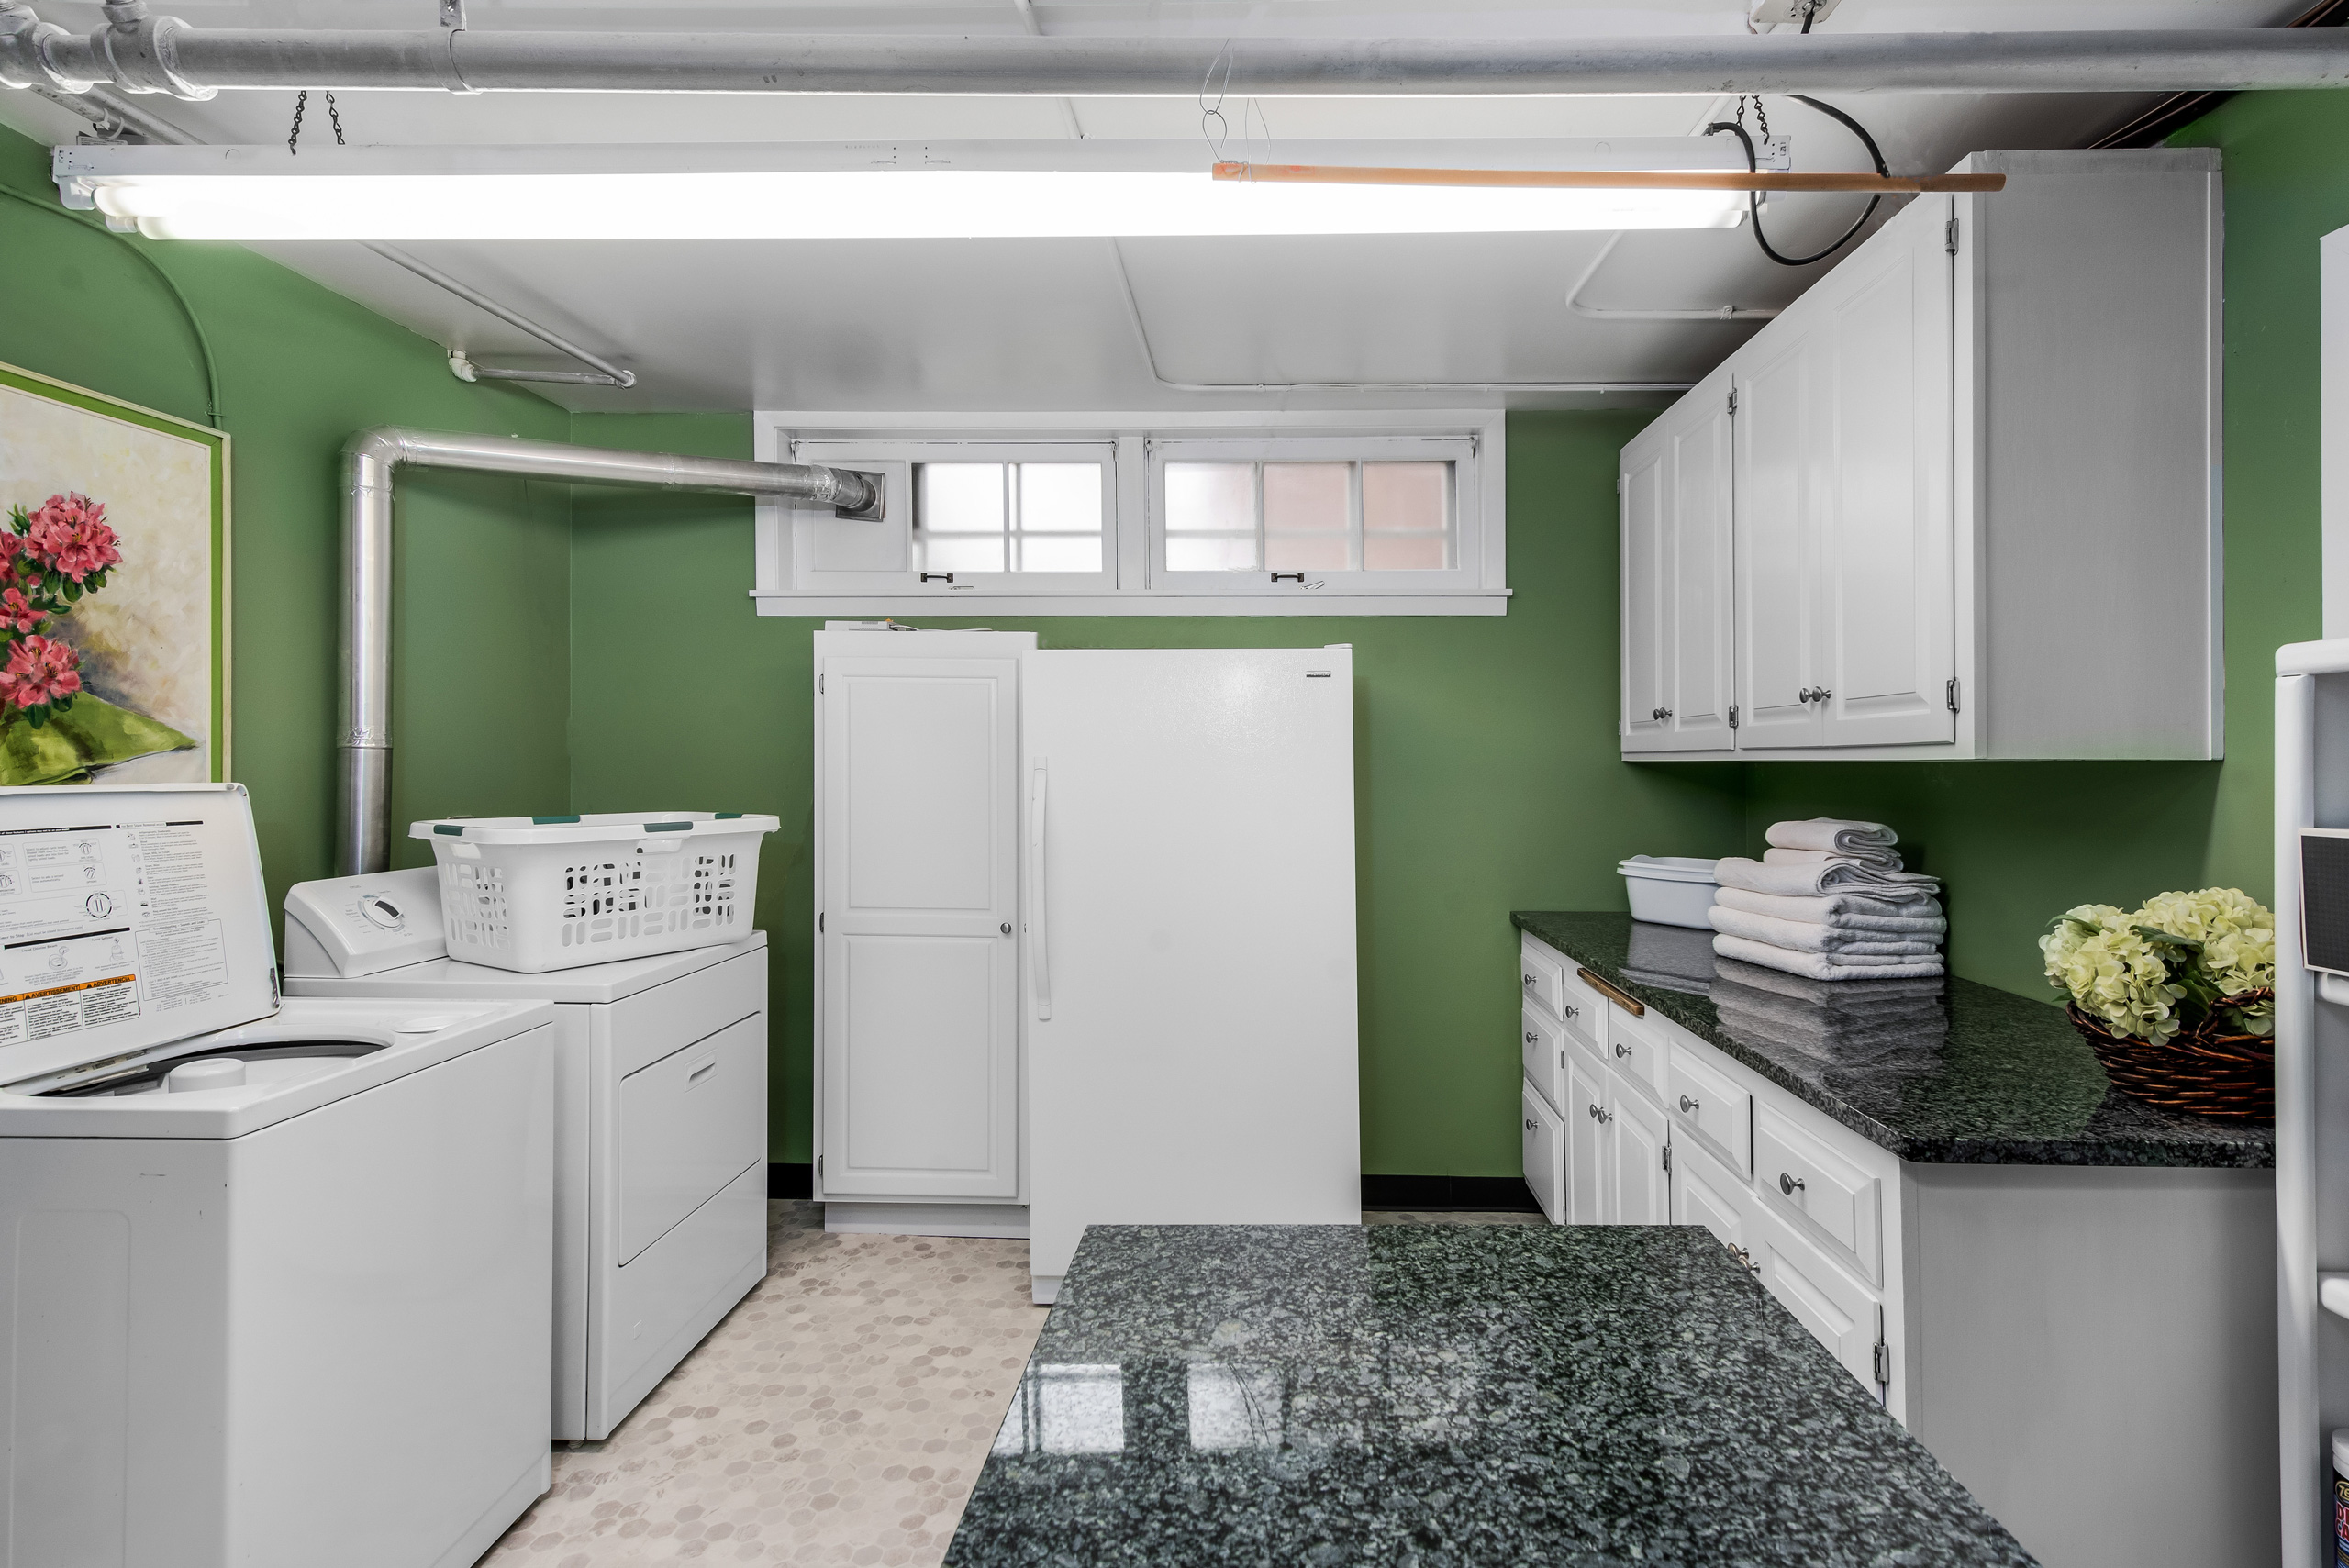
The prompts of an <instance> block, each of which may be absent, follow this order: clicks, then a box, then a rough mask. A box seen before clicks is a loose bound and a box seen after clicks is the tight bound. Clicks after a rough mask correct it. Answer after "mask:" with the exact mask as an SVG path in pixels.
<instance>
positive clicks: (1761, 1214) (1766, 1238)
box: [1748, 1209, 1889, 1400]
mask: <svg viewBox="0 0 2349 1568" xmlns="http://www.w3.org/2000/svg"><path fill="white" fill-rule="evenodd" d="M1748 1222H1749V1228H1750V1231H1749V1233H1750V1234H1751V1236H1752V1238H1753V1240H1752V1241H1751V1243H1750V1244H1749V1245H1750V1249H1751V1251H1752V1252H1753V1262H1755V1263H1757V1264H1759V1265H1760V1267H1761V1279H1762V1284H1763V1286H1764V1288H1765V1289H1767V1290H1768V1291H1769V1293H1770V1294H1771V1295H1772V1296H1776V1297H1777V1298H1778V1302H1779V1305H1781V1306H1783V1307H1785V1308H1786V1309H1787V1311H1788V1312H1791V1313H1793V1314H1794V1316H1795V1319H1796V1321H1798V1322H1799V1323H1800V1324H1801V1325H1802V1326H1803V1327H1804V1328H1806V1329H1809V1330H1810V1334H1811V1338H1813V1339H1815V1340H1818V1341H1819V1342H1820V1344H1821V1345H1823V1346H1825V1347H1826V1348H1827V1351H1828V1353H1829V1354H1830V1355H1832V1356H1833V1357H1834V1358H1835V1359H1836V1360H1837V1361H1839V1362H1842V1363H1843V1369H1844V1370H1845V1371H1846V1372H1849V1373H1851V1374H1852V1375H1853V1376H1854V1377H1855V1378H1857V1379H1859V1381H1860V1385H1861V1386H1862V1387H1864V1388H1865V1389H1866V1390H1867V1391H1868V1392H1869V1393H1871V1394H1873V1395H1875V1396H1876V1397H1877V1398H1878V1399H1879V1400H1881V1399H1882V1398H1883V1397H1884V1396H1885V1394H1884V1388H1883V1386H1882V1385H1879V1384H1878V1383H1877V1382H1876V1340H1877V1339H1878V1337H1879V1335H1880V1333H1881V1330H1882V1329H1883V1326H1884V1319H1883V1312H1882V1308H1881V1307H1878V1306H1877V1304H1876V1297H1875V1296H1874V1295H1873V1294H1871V1293H1870V1292H1869V1290H1868V1289H1867V1287H1866V1286H1865V1285H1863V1284H1860V1283H1859V1282H1858V1281H1857V1280H1854V1279H1853V1278H1852V1277H1851V1276H1850V1275H1848V1274H1846V1273H1844V1272H1843V1271H1842V1269H1840V1268H1838V1267H1836V1266H1835V1264H1834V1263H1833V1262H1831V1261H1829V1259H1828V1257H1827V1255H1826V1254H1825V1253H1824V1252H1822V1251H1820V1250H1819V1249H1818V1248H1817V1247H1815V1246H1813V1245H1811V1244H1810V1242H1809V1241H1808V1240H1805V1239H1804V1238H1803V1237H1802V1236H1800V1235H1798V1234H1797V1233H1796V1232H1795V1229H1794V1228H1793V1227H1792V1226H1790V1225H1788V1224H1787V1222H1786V1221H1785V1220H1783V1219H1780V1218H1777V1217H1776V1215H1774V1214H1771V1213H1769V1212H1767V1211H1765V1210H1762V1209H1757V1210H1755V1211H1754V1212H1753V1214H1752V1215H1751V1216H1750V1217H1749V1221H1748ZM1887 1359H1889V1358H1887Z"/></svg>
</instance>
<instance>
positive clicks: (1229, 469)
mask: <svg viewBox="0 0 2349 1568" xmlns="http://www.w3.org/2000/svg"><path fill="white" fill-rule="evenodd" d="M1166 531H1167V532H1168V533H1176V534H1186V533H1213V532H1219V531H1225V532H1234V533H1244V534H1246V535H1248V536H1249V537H1250V539H1253V538H1254V537H1255V533H1256V472H1255V464H1253V463H1247V462H1170V463H1168V464H1167V465H1166ZM1249 555H1250V561H1249V562H1248V563H1249V564H1250V565H1254V564H1255V561H1254V555H1255V550H1254V549H1253V547H1251V548H1250V550H1249ZM1169 564H1172V559H1171V558H1170V560H1169ZM1175 570H1177V571H1181V570H1182V568H1180V567H1177V568H1175Z"/></svg>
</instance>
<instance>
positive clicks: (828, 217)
mask: <svg viewBox="0 0 2349 1568" xmlns="http://www.w3.org/2000/svg"><path fill="white" fill-rule="evenodd" d="M1227 149H1228V150H1230V151H1232V152H1238V151H1240V150H1241V148H1240V146H1239V144H1237V143H1230V144H1227ZM1276 150H1277V151H1278V153H1279V155H1280V157H1281V160H1282V161H1284V162H1311V163H1355V164H1375V165H1380V166H1386V167H1392V166H1410V165H1419V166H1425V167H1448V166H1452V165H1456V164H1458V163H1461V162H1463V161H1473V162H1475V163H1477V164H1479V165H1481V166H1485V167H1487V168H1523V169H1557V168H1572V169H1609V170H1627V171H1650V170H1718V171H1730V170H1734V171H1737V172H1742V171H1743V169H1744V161H1743V157H1742V149H1739V148H1736V147H1734V146H1731V145H1727V144H1726V143H1725V139H1704V138H1695V137H1690V138H1669V139H1666V138H1655V139H1619V140H1615V141H1611V142H1610V141H1592V140H1575V141H1567V140H1554V141H1538V142H1535V141H1512V142H1490V141H1475V142H1451V143H1444V142H1427V141H1417V142H1410V143H1395V142H1370V141H1356V142H1330V141H1292V142H1282V143H1280V144H1278V146H1277V149H1276ZM1464 154H1465V156H1464ZM1214 161H1215V155H1214V153H1213V151H1212V150H1209V149H1208V146H1207V145H1206V143H1204V142H1203V141H1199V140H1188V141H1179V142H1109V141H1012V142H955V143H944V142H930V143H914V142H904V143H880V144H873V143H866V144H854V143H845V144H824V145H816V144H808V143H789V144H779V145H774V146H757V147H696V146H690V145H687V146H676V147H659V146H655V147H528V148H523V147H507V148H458V147H397V148H394V147H351V148H314V149H310V150H305V151H304V152H302V153H301V154H299V155H298V156H296V155H294V154H291V153H289V152H287V150H285V149H284V148H282V147H106V146H91V147H64V148H60V149H58V150H57V152H56V155H55V158H54V172H55V175H56V178H57V183H58V188H59V190H60V191H61V192H62V193H63V194H64V196H65V199H66V202H67V205H69V206H83V207H89V206H95V207H96V208H97V209H98V210H99V211H101V212H103V213H104V214H106V217H108V218H109V219H111V220H112V221H113V222H114V223H115V225H116V226H117V227H119V228H128V227H133V226H135V227H136V228H138V230H139V232H140V233H142V234H145V235H147V236H148V237H149V238H150V239H235V240H300V239H388V240H431V239H473V240H480V239H1084V238H1103V237H1111V238H1120V239H1126V238H1130V239H1142V238H1152V237H1160V236H1206V235H1306V234H1330V235H1339V234H1363V235H1367V234H1510V233H1516V234H1523V233H1545V232H1550V231H1554V230H1561V229H1622V228H1730V227H1732V226H1734V225H1735V224H1736V223H1737V222H1738V220H1739V219H1740V218H1741V217H1743V216H1744V213H1745V197H1744V195H1742V194H1741V193H1738V192H1734V191H1704V190H1592V189H1530V190H1529V189H1480V188H1474V187H1450V186H1418V185H1409V186H1348V185H1296V184H1290V185H1274V184H1254V183H1245V182H1239V183H1235V182H1231V181H1221V182H1219V181H1217V180H1216V179H1215V178H1214V177H1213V175H1212V173H1211V172H1210V169H1211V166H1212V165H1213V163H1214Z"/></svg>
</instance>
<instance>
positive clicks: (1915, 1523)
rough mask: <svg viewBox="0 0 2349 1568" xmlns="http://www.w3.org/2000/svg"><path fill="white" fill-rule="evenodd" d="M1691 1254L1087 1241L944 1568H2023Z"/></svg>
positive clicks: (1356, 1241) (1458, 1239)
mask: <svg viewBox="0 0 2349 1568" xmlns="http://www.w3.org/2000/svg"><path fill="white" fill-rule="evenodd" d="M946 1562H947V1563H948V1564H949V1565H950V1568H1011V1565H1014V1564H1020V1565H1028V1564H1035V1565H1039V1568H1042V1565H1052V1568H1062V1565H1067V1568H1101V1565H1108V1564H1133V1565H1135V1568H1141V1565H1144V1564H1147V1565H1149V1568H1219V1565H1224V1564H1233V1565H1237V1564H1248V1565H1250V1568H1339V1565H1341V1564H1344V1565H1348V1568H1352V1565H1355V1564H1375V1565H1377V1568H1486V1565H1490V1568H1503V1565H1507V1568H1521V1565H1535V1564H1538V1565H1540V1568H1596V1565H1598V1564H1609V1565H1619V1564H1620V1565H1622V1568H1631V1565H1633V1564H1638V1565H1641V1568H1713V1565H1716V1564H1728V1563H1737V1564H1748V1565H1752V1568H1779V1565H1786V1568H1796V1565H1803V1564H1817V1565H1820V1568H1825V1565H1828V1564H1834V1565H1838V1568H1842V1565H1851V1568H1860V1565H1864V1564H1865V1565H1874V1564H1887V1565H1889V1564H1900V1565H1903V1568H1934V1565H1938V1564H1958V1563H1965V1564H1987V1565H2005V1564H2028V1563H2030V1562H2032V1558H2031V1557H2029V1556H2028V1555H2027V1554H2026V1553H2025V1552H2024V1551H2023V1550H2022V1549H2021V1547H2020V1546H2019V1545H2017V1544H2016V1542H2015V1540H2014V1539H2013V1537H2012V1536H2010V1535H2009V1533H2008V1532H2007V1531H2006V1529H2004V1528H2003V1527H2001V1526H2000V1525H1999V1524H1998V1521H1997V1520H1995V1519H1993V1518H1991V1517H1990V1516H1989V1515H1988V1514H1987V1513H1986V1512H1985V1511H1984V1510H1983V1509H1982V1507H1981V1506H1980V1505H1979V1504H1977V1503H1976V1502H1975V1500H1974V1499H1973V1498H1972V1497H1971V1496H1969V1495H1968V1494H1967V1493H1966V1491H1965V1488H1963V1487H1962V1486H1960V1485H1958V1484H1957V1483H1956V1482H1955V1481H1954V1480H1953V1479H1952V1478H1951V1477H1950V1475H1949V1473H1947V1472H1946V1471H1944V1470H1943V1468H1942V1467H1941V1465H1940V1464H1939V1463H1938V1462H1935V1461H1934V1459H1933V1457H1932V1455H1931V1454H1930V1453H1928V1452H1927V1451H1925V1449H1924V1448H1923V1447H1922V1445H1920V1443H1918V1441H1917V1440H1915V1439H1913V1438H1911V1437H1910V1436H1909V1434H1908V1433H1907V1432H1905V1431H1903V1430H1902V1429H1901V1428H1900V1426H1899V1425H1898V1423H1897V1422H1895V1421H1894V1420H1893V1419H1892V1418H1891V1417H1890V1416H1888V1415H1887V1414H1886V1413H1885V1412H1884V1411H1883V1410H1882V1409H1880V1408H1878V1407H1877V1406H1876V1402H1875V1400H1874V1399H1872V1398H1871V1397H1869V1396H1868V1395H1867V1393H1866V1392H1865V1390H1864V1389H1862V1388H1861V1387H1860V1385H1858V1384H1857V1383H1855V1382H1854V1381H1853V1379H1852V1376H1851V1374H1850V1373H1847V1372H1845V1371H1844V1370H1843V1369H1842V1367H1841V1366H1839V1365H1838V1364H1837V1363H1836V1362H1834V1361H1833V1360H1832V1359H1831V1358H1830V1357H1829V1356H1828V1354H1827V1353H1826V1351H1823V1350H1821V1349H1820V1346H1819V1345H1818V1344H1817V1343H1816V1342H1815V1341H1814V1340H1812V1339H1811V1337H1810V1335H1809V1333H1807V1332H1806V1331H1805V1330H1804V1329H1803V1328H1802V1327H1801V1325H1799V1324H1798V1322H1796V1320H1795V1319H1794V1318H1792V1317H1790V1316H1788V1314H1787V1312H1786V1310H1785V1309H1784V1308H1782V1307H1779V1306H1778V1305H1777V1304H1776V1302H1775V1301H1773V1300H1772V1299H1771V1298H1770V1297H1769V1296H1767V1295H1765V1292H1764V1291H1763V1289H1762V1287H1761V1286H1760V1285H1759V1284H1756V1283H1755V1281H1754V1280H1753V1278H1752V1277H1751V1276H1750V1275H1749V1274H1748V1273H1746V1272H1745V1271H1744V1270H1743V1269H1742V1268H1741V1267H1739V1266H1738V1265H1737V1264H1736V1263H1735V1262H1732V1261H1731V1258H1730V1255H1729V1254H1728V1253H1727V1252H1726V1251H1724V1250H1723V1249H1722V1248H1721V1246H1720V1243H1718V1242H1716V1241H1715V1240H1713V1239H1712V1238H1711V1237H1710V1236H1709V1235H1708V1234H1707V1233H1705V1232H1704V1231H1702V1230H1699V1229H1687V1228H1674V1227H1637V1226H1623V1227H1613V1226H1610V1227H1579V1228H1575V1229H1539V1228H1531V1227H1473V1226H1382V1227H1353V1226H1096V1227H1094V1228H1093V1229H1089V1230H1087V1231H1086V1232H1085V1240H1084V1242H1083V1244H1082V1245H1081V1246H1080V1247H1079V1248H1078V1250H1077V1253H1076V1258H1075V1261H1074V1263H1073V1264H1072V1265H1071V1267H1070V1269H1069V1272H1068V1276H1067V1279H1066V1281H1065V1283H1064V1284H1063V1286H1062V1290H1061V1296H1060V1299H1059V1302H1058V1303H1057V1304H1056V1305H1055V1306H1054V1307H1053V1308H1052V1317H1051V1318H1050V1319H1049V1320H1048V1321H1047V1322H1046V1324H1045V1326H1044V1331H1043V1336H1042V1338H1041V1340H1039V1341H1038V1343H1037V1346H1036V1351H1035V1354H1034V1356H1033V1357H1032V1358H1031V1359H1030V1362H1029V1364H1028V1370H1027V1372H1026V1373H1025V1374H1024V1375H1023V1377H1022V1378H1021V1380H1020V1384H1019V1391H1018V1392H1017V1394H1016V1395H1015V1396H1014V1397H1013V1401H1012V1407H1011V1409H1010V1412H1009V1413H1008V1416H1007V1417H1006V1418H1005V1421H1004V1425H1003V1429H1002V1431H1001V1433H1000V1435H999V1436H998V1437H997V1439H996V1445H995V1451H994V1452H993V1454H992V1456H991V1457H990V1458H989V1459H988V1460H987V1462H986V1465H985V1468H984V1469H983V1470H982V1471H981V1473H980V1475H979V1479H978V1484H977V1486H976V1489H975V1490H974V1492H973V1494H972V1496H971V1501H970V1505H969V1507H968V1508H967V1509H966V1510H965V1511H964V1513H963V1519H962V1523H961V1525H960V1527H959V1529H957V1530H956V1532H955V1536H954V1540H953V1544H952V1546H951V1547H950V1548H949V1550H948V1551H947V1554H946Z"/></svg>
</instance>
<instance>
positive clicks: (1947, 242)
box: [1942, 217, 1957, 256]
mask: <svg viewBox="0 0 2349 1568" xmlns="http://www.w3.org/2000/svg"><path fill="white" fill-rule="evenodd" d="M1942 244H1943V248H1944V249H1946V250H1948V251H1949V253H1950V254H1951V255H1953V256H1954V255H1956V254H1957V219H1955V218H1954V217H1953V218H1951V219H1950V220H1949V222H1948V223H1946V224H1944V225H1943V227H1942Z"/></svg>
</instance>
